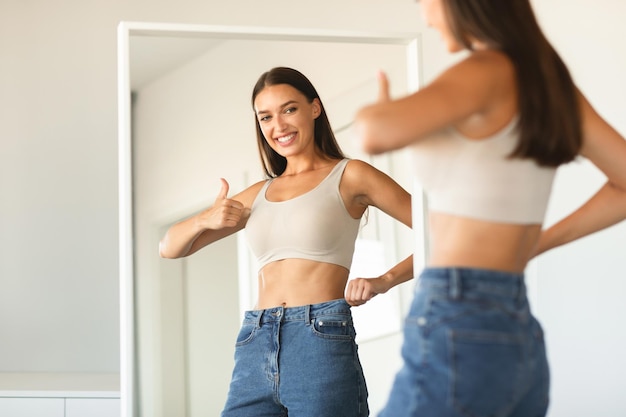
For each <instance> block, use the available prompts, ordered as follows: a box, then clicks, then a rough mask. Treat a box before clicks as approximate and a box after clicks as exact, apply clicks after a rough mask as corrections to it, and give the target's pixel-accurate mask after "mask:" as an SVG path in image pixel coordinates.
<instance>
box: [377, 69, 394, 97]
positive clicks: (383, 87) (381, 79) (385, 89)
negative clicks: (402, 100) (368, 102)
mask: <svg viewBox="0 0 626 417" xmlns="http://www.w3.org/2000/svg"><path fill="white" fill-rule="evenodd" d="M377 79H378V102H379V103H384V102H386V101H389V100H391V96H390V95H389V79H388V78H387V74H385V73H384V72H383V71H378V74H377Z"/></svg>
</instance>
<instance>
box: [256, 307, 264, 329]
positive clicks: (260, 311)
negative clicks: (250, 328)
mask: <svg viewBox="0 0 626 417" xmlns="http://www.w3.org/2000/svg"><path fill="white" fill-rule="evenodd" d="M264 312H265V310H259V311H258V314H257V316H256V327H257V328H259V327H261V324H262V323H263V321H262V317H263V313H264Z"/></svg>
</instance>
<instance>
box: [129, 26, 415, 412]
mask: <svg viewBox="0 0 626 417" xmlns="http://www.w3.org/2000/svg"><path fill="white" fill-rule="evenodd" d="M118 54H119V57H118V62H119V68H118V80H119V81H118V83H119V92H118V93H119V103H118V105H119V150H120V151H119V172H120V175H119V178H120V180H119V181H120V182H119V190H120V196H119V201H120V213H119V223H120V231H119V234H120V280H121V281H120V305H121V332H122V334H121V349H122V352H121V372H122V381H121V382H122V383H121V389H122V415H123V416H128V417H130V416H142V417H143V416H149V417H160V416H173V415H175V416H191V417H194V416H199V415H218V414H219V411H220V410H221V408H222V406H223V403H224V400H225V397H226V392H227V389H228V384H229V381H230V372H231V371H232V365H233V362H232V361H233V359H232V356H233V351H234V340H235V337H236V334H237V331H238V328H239V325H240V318H241V314H242V312H243V311H244V310H247V309H250V308H252V306H253V304H254V300H255V288H256V273H255V268H254V261H253V260H252V258H251V257H250V254H249V252H248V249H247V243H246V242H245V241H244V240H243V237H242V236H241V234H237V235H235V236H232V237H229V238H226V239H223V240H222V241H220V242H217V243H215V244H213V245H211V246H210V248H206V249H204V250H202V251H200V252H198V253H197V254H194V255H192V256H190V257H188V258H185V259H181V260H162V259H160V258H159V257H158V250H157V248H158V246H157V245H158V241H159V239H160V238H161V237H162V236H163V234H164V232H165V230H166V229H167V228H168V227H169V226H170V225H171V224H172V223H173V222H175V221H178V220H180V219H182V218H184V217H187V216H189V215H191V214H193V213H195V212H197V211H199V210H201V209H203V208H205V207H207V206H209V205H211V204H212V203H213V200H214V198H215V196H216V194H217V191H218V190H219V178H220V177H224V178H226V179H227V180H228V181H229V183H230V187H231V193H235V192H237V191H239V190H241V189H243V188H244V187H245V186H247V185H249V184H251V183H253V182H255V181H258V180H260V179H262V178H263V175H262V171H261V164H260V162H259V157H258V153H257V150H256V138H255V133H254V115H253V112H252V108H251V104H250V94H251V92H252V87H253V85H254V83H255V82H256V80H257V78H258V77H259V76H260V74H261V73H262V72H264V71H267V70H268V69H270V68H272V67H275V66H290V67H293V68H296V69H298V70H300V71H302V72H303V73H304V74H305V75H306V76H307V77H308V78H309V79H310V80H311V81H312V82H313V84H314V85H315V86H316V89H317V90H318V92H319V93H320V96H321V98H322V101H323V102H324V105H325V107H326V110H327V113H328V115H329V118H330V121H331V124H332V125H333V127H334V129H335V131H336V134H337V139H338V141H339V143H340V146H341V147H342V149H343V150H344V152H345V153H346V154H347V155H348V156H349V157H352V158H357V159H364V160H367V161H368V162H370V163H371V164H373V165H374V166H376V167H378V168H379V169H381V170H383V171H385V172H387V173H388V174H390V175H392V177H394V178H395V179H396V180H397V181H398V182H399V183H400V184H401V185H403V186H404V187H405V188H407V189H408V190H409V191H412V193H413V196H414V204H413V207H414V211H415V214H416V215H417V216H419V217H423V216H422V207H423V205H422V200H421V191H420V190H419V189H417V188H416V187H414V185H413V184H412V183H411V180H410V179H408V178H409V177H408V173H409V170H408V169H407V168H405V167H404V165H405V155H404V154H403V153H402V152H398V153H395V154H393V153H392V154H387V155H384V156H380V157H376V158H370V157H368V156H366V155H363V154H362V153H361V152H360V150H359V148H358V146H356V144H355V143H352V141H351V137H350V133H349V126H350V118H351V117H352V115H353V114H354V112H355V110H356V109H357V108H358V107H360V106H361V105H363V104H364V103H367V102H369V101H372V100H374V99H375V97H376V92H377V85H376V78H375V76H376V71H377V70H379V69H383V70H385V71H387V72H388V73H389V74H390V77H391V80H392V86H391V87H392V93H393V94H394V95H396V94H397V95H400V94H403V93H406V92H409V91H412V90H415V89H417V88H418V86H419V72H418V69H419V59H418V58H419V42H418V37H417V35H416V34H389V33H353V32H349V33H348V32H338V31H322V30H312V29H311V30H308V29H281V28H258V27H216V26H201V25H177V24H151V23H139V22H122V23H121V24H120V26H119V28H118ZM414 229H416V233H413V232H411V231H410V230H407V228H406V227H404V226H402V225H399V224H396V223H395V222H394V221H392V220H391V219H390V218H388V217H386V215H384V214H382V213H379V212H377V211H375V210H372V211H370V215H369V218H368V221H367V224H366V225H364V226H363V228H362V231H361V233H360V236H359V241H358V242H357V251H356V252H355V260H354V265H353V271H352V273H353V275H359V274H360V276H373V275H375V274H377V273H379V272H378V271H377V270H378V269H382V270H381V271H380V272H383V270H384V269H387V268H388V267H389V266H391V265H392V264H394V263H396V262H397V261H398V260H400V259H402V258H404V257H406V256H407V255H408V254H410V253H411V251H412V249H413V247H414V246H413V239H414V238H413V236H416V239H419V240H420V242H421V243H423V242H424V239H423V226H422V225H420V224H416V225H414ZM421 247H424V245H421ZM415 258H416V259H415V265H416V268H421V265H423V254H420V253H417V254H415ZM409 292H410V291H408V286H407V285H406V284H405V285H404V286H403V287H402V288H396V289H394V293H393V294H391V292H390V293H389V294H387V295H386V296H385V297H378V298H377V299H375V300H372V302H370V303H368V304H366V305H364V306H362V307H358V308H355V309H353V310H354V315H355V326H356V329H357V332H359V334H358V336H357V342H358V343H359V352H360V355H361V361H362V362H363V368H364V372H365V375H366V379H367V383H368V388H369V390H370V408H371V410H372V413H373V414H374V413H375V411H376V410H377V409H378V408H380V407H382V405H383V402H384V400H385V399H386V395H387V392H388V390H389V387H390V384H391V380H392V377H393V374H394V373H395V369H396V368H397V367H398V366H399V364H400V358H399V353H398V358H397V359H396V361H397V366H394V362H393V361H394V359H393V358H391V359H390V360H389V361H387V360H386V361H385V363H384V364H380V362H381V361H380V360H378V359H377V354H379V352H380V351H384V352H385V355H388V356H390V357H391V356H393V355H389V352H393V351H394V350H395V351H397V352H399V346H400V340H401V335H400V333H399V332H400V328H401V318H402V317H403V315H404V314H403V313H404V312H403V310H402V308H403V305H405V302H406V301H407V300H408V299H409V297H410V294H408V293H409ZM375 318H378V319H375ZM381 318H382V319H381ZM360 323H362V324H360Z"/></svg>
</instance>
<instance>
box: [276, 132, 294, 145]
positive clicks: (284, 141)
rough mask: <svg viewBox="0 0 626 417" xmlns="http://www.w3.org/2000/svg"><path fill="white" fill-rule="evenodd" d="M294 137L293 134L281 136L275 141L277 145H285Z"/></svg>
mask: <svg viewBox="0 0 626 417" xmlns="http://www.w3.org/2000/svg"><path fill="white" fill-rule="evenodd" d="M295 136H296V134H295V133H292V134H290V135H287V136H282V137H280V138H276V140H277V141H278V143H286V142H289V141H290V140H291V139H293V138H294V137H295Z"/></svg>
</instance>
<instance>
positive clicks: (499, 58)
mask: <svg viewBox="0 0 626 417" xmlns="http://www.w3.org/2000/svg"><path fill="white" fill-rule="evenodd" d="M514 77H515V67H514V65H513V62H512V61H511V59H510V58H509V57H508V55H506V54H505V53H503V52H500V51H496V50H483V51H475V52H472V53H471V54H468V56H467V57H466V58H464V59H462V60H461V61H459V62H458V63H456V64H455V65H452V66H451V67H450V68H448V69H447V70H446V71H444V72H443V73H442V74H441V76H440V77H439V78H440V79H441V80H450V79H454V80H457V81H458V82H461V83H463V82H464V83H468V84H473V83H476V82H479V83H480V84H482V85H484V84H491V83H494V82H498V81H506V82H510V81H512V80H513V79H514Z"/></svg>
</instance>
